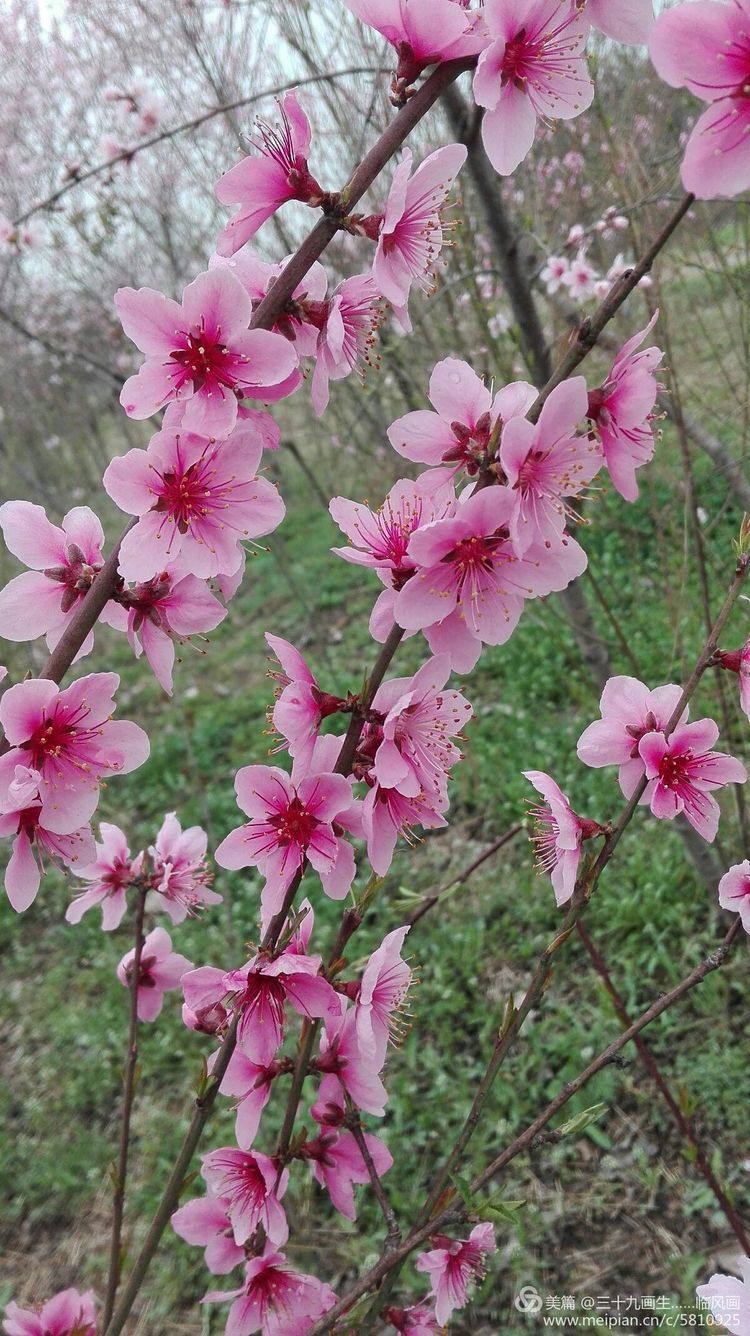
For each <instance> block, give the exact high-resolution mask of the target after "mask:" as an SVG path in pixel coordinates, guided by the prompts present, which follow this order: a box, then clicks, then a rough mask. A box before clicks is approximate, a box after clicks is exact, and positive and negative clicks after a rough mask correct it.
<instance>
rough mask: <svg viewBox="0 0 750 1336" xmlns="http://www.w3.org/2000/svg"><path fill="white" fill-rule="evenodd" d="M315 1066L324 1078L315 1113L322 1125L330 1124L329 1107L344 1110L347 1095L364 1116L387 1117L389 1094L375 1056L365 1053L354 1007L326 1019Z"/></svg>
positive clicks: (330, 1015)
mask: <svg viewBox="0 0 750 1336" xmlns="http://www.w3.org/2000/svg"><path fill="white" fill-rule="evenodd" d="M342 1001H343V1000H342ZM315 1065H316V1067H317V1069H318V1071H319V1072H321V1073H322V1074H323V1080H322V1081H321V1083H320V1086H319V1089H318V1099H317V1102H316V1104H315V1105H314V1107H313V1111H312V1112H313V1117H314V1118H315V1119H316V1120H317V1121H318V1122H320V1123H325V1122H327V1121H329V1106H332V1107H333V1108H334V1109H335V1108H339V1107H341V1106H342V1105H343V1102H344V1096H345V1094H346V1095H348V1096H349V1098H350V1099H351V1101H352V1103H353V1104H354V1105H355V1107H356V1108H358V1109H361V1110H362V1111H363V1113H371V1114H372V1115H373V1117H375V1118H382V1117H383V1115H384V1113H385V1106H386V1103H387V1101H388V1092H387V1091H386V1088H385V1086H384V1085H383V1082H382V1081H381V1079H380V1076H379V1074H378V1072H377V1071H376V1070H375V1063H374V1062H373V1059H372V1056H367V1055H366V1054H364V1053H363V1052H362V1049H361V1047H360V1043H359V1039H358V1037H357V1021H356V1016H355V1013H354V1008H353V1007H344V1006H342V1008H341V1011H340V1013H339V1015H338V1016H335V1015H333V1014H329V1015H328V1016H326V1018H325V1022H324V1029H323V1033H322V1034H321V1036H320V1056H319V1057H318V1059H317V1061H316V1064H315Z"/></svg>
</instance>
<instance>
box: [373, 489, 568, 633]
mask: <svg viewBox="0 0 750 1336" xmlns="http://www.w3.org/2000/svg"><path fill="white" fill-rule="evenodd" d="M514 506H515V502H514V497H513V493H512V492H511V491H510V490H509V489H508V488H506V487H485V488H484V489H483V490H482V491H479V492H476V493H475V494H474V495H473V496H470V497H469V498H468V500H467V501H464V502H462V503H461V504H460V505H459V506H458V507H457V509H456V511H455V514H454V515H453V516H451V517H450V518H448V519H445V520H436V521H435V522H434V523H432V524H430V525H428V526H426V527H425V528H423V529H419V530H417V531H416V532H415V533H414V534H412V537H411V538H410V540H409V548H408V555H409V556H410V557H411V559H412V561H414V562H415V563H416V564H417V566H418V567H419V569H418V570H417V572H416V574H415V575H414V576H413V577H412V579H410V580H409V581H408V582H407V584H406V585H405V586H404V588H403V589H402V590H401V592H400V594H399V595H398V598H397V599H396V603H395V617H396V621H397V622H398V624H399V626H403V627H405V628H406V630H417V629H419V628H420V627H422V628H423V627H428V626H432V625H433V624H434V623H435V622H439V621H442V620H443V619H444V618H447V617H448V616H449V614H450V613H452V612H453V611H454V609H457V610H458V611H459V613H460V616H461V618H462V619H463V621H464V622H465V623H466V625H467V627H468V629H469V631H470V632H471V634H472V635H473V636H475V637H476V638H477V639H478V640H481V641H482V642H483V643H484V644H486V645H502V644H504V643H505V641H506V640H507V639H508V638H509V636H510V635H511V634H512V632H513V631H514V630H515V627H516V625H517V623H518V620H519V618H520V616H521V612H522V610H523V605H524V601H525V600H526V599H529V598H534V597H536V596H539V595H542V594H548V593H550V592H551V590H552V589H561V588H564V587H565V586H566V585H567V584H569V583H570V581H571V580H572V579H574V578H575V577H576V576H577V575H580V574H581V572H582V571H583V570H584V569H585V566H586V555H585V553H584V552H583V550H582V548H580V547H579V545H578V543H576V542H575V540H574V539H572V538H567V539H562V540H560V542H559V543H558V545H557V547H556V548H553V547H552V546H551V545H549V546H545V547H544V548H540V549H537V548H536V547H530V548H529V549H528V551H527V552H526V553H525V554H524V555H523V556H522V555H521V554H520V553H519V552H518V550H517V549H516V547H515V545H514V544H513V542H512V540H511V537H510V525H511V522H512V517H513V513H514ZM446 648H447V647H446Z"/></svg>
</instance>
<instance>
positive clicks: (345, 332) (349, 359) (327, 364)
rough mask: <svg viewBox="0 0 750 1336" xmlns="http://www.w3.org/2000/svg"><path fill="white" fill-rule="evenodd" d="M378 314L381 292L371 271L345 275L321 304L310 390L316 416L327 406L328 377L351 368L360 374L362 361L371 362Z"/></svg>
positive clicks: (339, 377)
mask: <svg viewBox="0 0 750 1336" xmlns="http://www.w3.org/2000/svg"><path fill="white" fill-rule="evenodd" d="M307 314H308V316H309V315H310V307H309V306H308V307H307ZM380 317H381V307H380V293H379V292H378V289H377V287H376V285H375V282H374V281H373V279H372V277H371V276H370V274H355V275H354V277H353V278H345V279H344V280H343V282H341V283H339V285H338V287H337V288H336V289H335V291H334V292H333V293H332V295H331V297H330V300H329V301H327V302H325V303H324V304H323V310H322V312H321V315H320V325H319V333H318V340H317V344H316V348H315V358H316V361H315V370H314V372H313V378H312V388H311V394H310V397H311V401H312V406H313V408H314V410H315V412H316V414H317V416H318V417H320V416H321V415H322V414H323V413H324V412H325V410H326V408H327V406H328V398H329V383H330V381H332V380H342V379H343V377H344V376H349V375H351V373H352V372H353V371H356V372H357V373H358V374H359V375H360V377H362V378H363V376H364V372H363V363H364V365H365V366H367V365H369V364H370V358H371V352H372V348H373V346H374V344H375V332H376V330H377V328H378V325H379V323H380Z"/></svg>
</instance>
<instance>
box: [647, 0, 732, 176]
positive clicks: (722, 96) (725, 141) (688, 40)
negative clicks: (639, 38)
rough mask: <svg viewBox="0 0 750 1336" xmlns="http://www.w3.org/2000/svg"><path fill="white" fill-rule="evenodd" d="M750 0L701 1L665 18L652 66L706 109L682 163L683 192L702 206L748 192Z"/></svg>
mask: <svg viewBox="0 0 750 1336" xmlns="http://www.w3.org/2000/svg"><path fill="white" fill-rule="evenodd" d="M749 23H750V0H730V3H728V4H724V3H721V2H720V0H699V3H692V4H680V5H677V6H675V8H674V9H670V10H667V11H665V12H664V13H662V14H660V15H659V17H658V19H657V20H656V23H655V25H654V28H653V30H652V33H651V41H650V50H651V59H652V61H653V62H654V66H655V67H656V73H657V74H658V75H659V78H660V79H664V81H665V82H666V83H668V84H670V85H671V86H672V87H673V88H688V89H689V90H690V92H691V93H694V94H695V96H696V97H699V98H700V99H701V101H703V102H707V103H708V104H709V105H708V108H707V109H706V111H704V113H703V115H702V116H700V117H699V119H698V121H697V123H696V125H695V126H694V128H693V132H692V134H691V136H690V138H689V140H688V144H687V149H686V150H685V156H684V158H683V161H682V181H683V184H684V186H685V189H686V190H689V191H691V193H692V194H693V195H697V196H698V198H699V199H716V198H725V197H731V196H733V195H739V194H740V192H741V191H743V190H747V188H748V186H750V97H748V93H747V89H748V84H749V83H750V41H748V24H749Z"/></svg>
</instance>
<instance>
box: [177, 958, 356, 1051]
mask: <svg viewBox="0 0 750 1336" xmlns="http://www.w3.org/2000/svg"><path fill="white" fill-rule="evenodd" d="M320 965H321V960H320V956H308V955H303V954H301V952H300V949H299V943H297V944H290V946H289V947H287V948H286V949H285V950H284V951H281V952H280V954H279V955H278V956H276V957H275V958H274V959H269V958H268V956H267V955H266V954H265V953H262V952H261V953H259V954H258V955H255V956H253V957H252V958H251V959H250V960H249V961H246V963H245V964H244V965H242V966H241V968H240V969H238V970H229V971H226V970H220V969H216V968H215V967H214V966H212V965H202V966H201V967H200V968H199V969H196V970H192V971H191V972H190V973H189V974H187V975H185V977H184V978H183V980H182V990H183V993H184V996H185V1003H186V1005H187V1007H188V1009H189V1011H190V1013H191V1014H192V1015H193V1016H195V1017H197V1018H198V1019H199V1020H200V1019H201V1018H203V1017H211V1018H212V1019H214V1020H215V1021H216V1022H217V1024H216V1025H212V1026H211V1029H212V1030H216V1029H219V1028H221V1027H222V1026H223V1025H224V1024H225V1023H226V1020H227V1018H228V1014H229V1011H230V1010H231V1011H234V1012H239V1013H240V1020H239V1024H238V1028H237V1043H238V1045H239V1047H240V1048H241V1050H242V1052H243V1053H245V1055H246V1056H247V1057H249V1058H251V1059H252V1061H253V1062H256V1063H257V1064H258V1065H259V1066H263V1067H268V1066H269V1065H270V1064H271V1063H272V1062H273V1059H274V1057H275V1055H276V1052H277V1051H278V1049H279V1048H280V1046H281V1044H282V1042H283V1038H284V1026H285V1019H286V1006H287V1003H288V1004H289V1005H290V1006H292V1007H293V1008H294V1009H295V1011H297V1012H298V1013H299V1015H301V1016H305V1017H307V1018H317V1019H320V1018H322V1017H324V1016H327V1015H328V1013H329V1012H330V1011H331V1010H333V1011H334V1012H336V1014H338V995H337V994H336V993H335V992H334V990H333V988H332V987H331V985H330V984H329V983H328V981H327V980H326V979H324V978H323V977H322V975H321V974H320ZM193 1028H195V1027H193Z"/></svg>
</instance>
